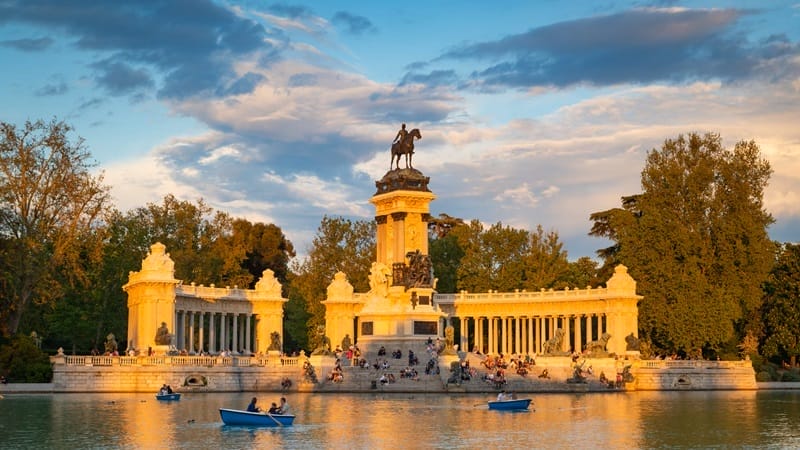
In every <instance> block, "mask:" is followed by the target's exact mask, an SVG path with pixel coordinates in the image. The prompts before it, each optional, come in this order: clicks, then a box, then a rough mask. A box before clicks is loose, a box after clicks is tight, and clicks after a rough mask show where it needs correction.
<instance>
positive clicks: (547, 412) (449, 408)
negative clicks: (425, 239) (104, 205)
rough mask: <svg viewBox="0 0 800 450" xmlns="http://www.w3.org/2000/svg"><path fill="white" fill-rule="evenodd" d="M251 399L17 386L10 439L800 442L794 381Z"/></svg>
mask: <svg viewBox="0 0 800 450" xmlns="http://www.w3.org/2000/svg"><path fill="white" fill-rule="evenodd" d="M250 397H252V394H185V395H184V396H183V398H182V399H181V400H180V402H171V403H164V402H157V401H156V400H155V398H154V397H153V395H149V394H57V395H12V394H7V395H6V396H5V399H2V400H0V448H3V449H5V448H37V449H38V448H137V449H138V448H153V449H155V448H187V449H206V448H214V449H217V448H231V449H233V448H288V449H312V448H313V449H319V448H325V449H343V448H345V449H349V450H352V449H384V448H386V449H388V448H402V449H418V448H425V449H428V448H430V449H450V448H474V449H478V448H485V449H494V448H523V447H525V448H576V449H591V448H604V449H617V448H626V449H627V448H800V392H796V391H770V392H636V393H607V394H543V395H536V396H534V405H535V411H530V412H516V413H510V412H497V411H488V410H487V408H486V404H485V401H486V400H487V399H488V397H487V396H483V395H481V396H476V395H468V396H465V395H460V396H448V395H442V394H435V395H420V394H414V395H411V394H352V395H351V394H336V395H331V394H295V393H293V394H289V395H288V396H287V397H288V399H289V403H290V405H291V406H292V408H293V410H294V412H295V414H297V419H296V420H295V425H294V426H293V427H287V428H282V429H275V428H246V427H227V426H223V425H222V422H221V421H220V419H219V413H218V408H220V407H234V408H244V407H245V406H246V404H247V403H248V400H249V398H250ZM258 397H259V402H260V403H265V402H271V401H273V400H274V401H277V397H278V396H277V395H275V394H264V393H259V394H258ZM262 406H263V405H262Z"/></svg>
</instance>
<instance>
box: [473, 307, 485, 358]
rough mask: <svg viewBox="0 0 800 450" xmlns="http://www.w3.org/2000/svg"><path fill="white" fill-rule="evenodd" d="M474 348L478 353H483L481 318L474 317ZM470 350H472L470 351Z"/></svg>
mask: <svg viewBox="0 0 800 450" xmlns="http://www.w3.org/2000/svg"><path fill="white" fill-rule="evenodd" d="M474 345H475V347H476V348H477V349H478V351H479V352H481V353H483V352H484V350H483V317H482V316H476V317H475V344H474ZM470 350H472V349H470Z"/></svg>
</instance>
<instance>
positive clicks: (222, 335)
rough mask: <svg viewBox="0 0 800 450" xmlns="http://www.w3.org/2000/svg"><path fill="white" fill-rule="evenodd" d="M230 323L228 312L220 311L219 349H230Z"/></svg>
mask: <svg viewBox="0 0 800 450" xmlns="http://www.w3.org/2000/svg"><path fill="white" fill-rule="evenodd" d="M227 323H228V313H220V316H219V349H220V351H225V350H229V349H230V344H228V330H227V329H226V325H227Z"/></svg>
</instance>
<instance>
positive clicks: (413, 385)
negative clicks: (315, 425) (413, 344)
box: [316, 354, 449, 392]
mask: <svg viewBox="0 0 800 450" xmlns="http://www.w3.org/2000/svg"><path fill="white" fill-rule="evenodd" d="M365 357H366V358H367V361H371V364H374V362H375V361H376V360H378V359H380V360H383V359H386V360H387V361H388V363H389V368H388V369H377V370H376V369H375V368H374V367H373V366H372V365H368V366H367V367H363V368H362V367H353V366H349V365H347V360H346V359H343V362H344V363H343V365H342V372H343V377H344V379H343V380H342V381H341V382H333V381H331V380H330V379H328V376H329V375H330V372H331V369H324V373H323V374H322V376H320V377H319V381H320V382H319V385H318V386H317V388H316V390H317V391H321V392H443V391H444V382H443V379H442V376H443V375H445V378H444V380H446V379H447V377H446V375H447V374H448V371H449V369H448V368H447V367H444V366H443V365H442V363H441V362H440V374H431V375H426V374H425V365H426V364H427V359H425V358H428V355H427V354H426V355H424V356H423V355H418V357H419V360H420V364H417V365H415V366H411V367H413V368H414V369H416V370H417V374H418V376H417V380H414V379H411V378H402V377H401V376H400V371H401V370H403V369H405V368H406V367H409V366H408V360H407V359H406V358H403V359H393V358H391V357H390V358H385V357H383V356H381V357H378V356H377V355H366V356H365ZM423 360H424V362H423ZM384 373H386V374H389V373H391V374H392V375H394V378H395V382H394V383H386V384H382V383H380V382H379V379H380V377H381V375H382V374H384ZM318 376H319V374H318Z"/></svg>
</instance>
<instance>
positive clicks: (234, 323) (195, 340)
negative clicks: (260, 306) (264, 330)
mask: <svg viewBox="0 0 800 450" xmlns="http://www.w3.org/2000/svg"><path fill="white" fill-rule="evenodd" d="M257 321H258V317H257V316H256V315H255V314H249V313H247V314H240V313H224V312H208V311H186V310H177V311H175V324H176V327H175V345H176V347H177V348H178V349H179V350H186V351H187V352H188V353H189V354H195V353H199V352H201V351H203V352H206V353H211V354H216V353H219V352H221V351H224V350H228V351H230V352H232V353H235V354H245V355H247V354H251V353H252V349H253V348H255V343H256V342H257V339H259V338H261V339H264V337H263V336H257V335H256V330H257V327H256V326H255V324H256V322H257Z"/></svg>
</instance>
